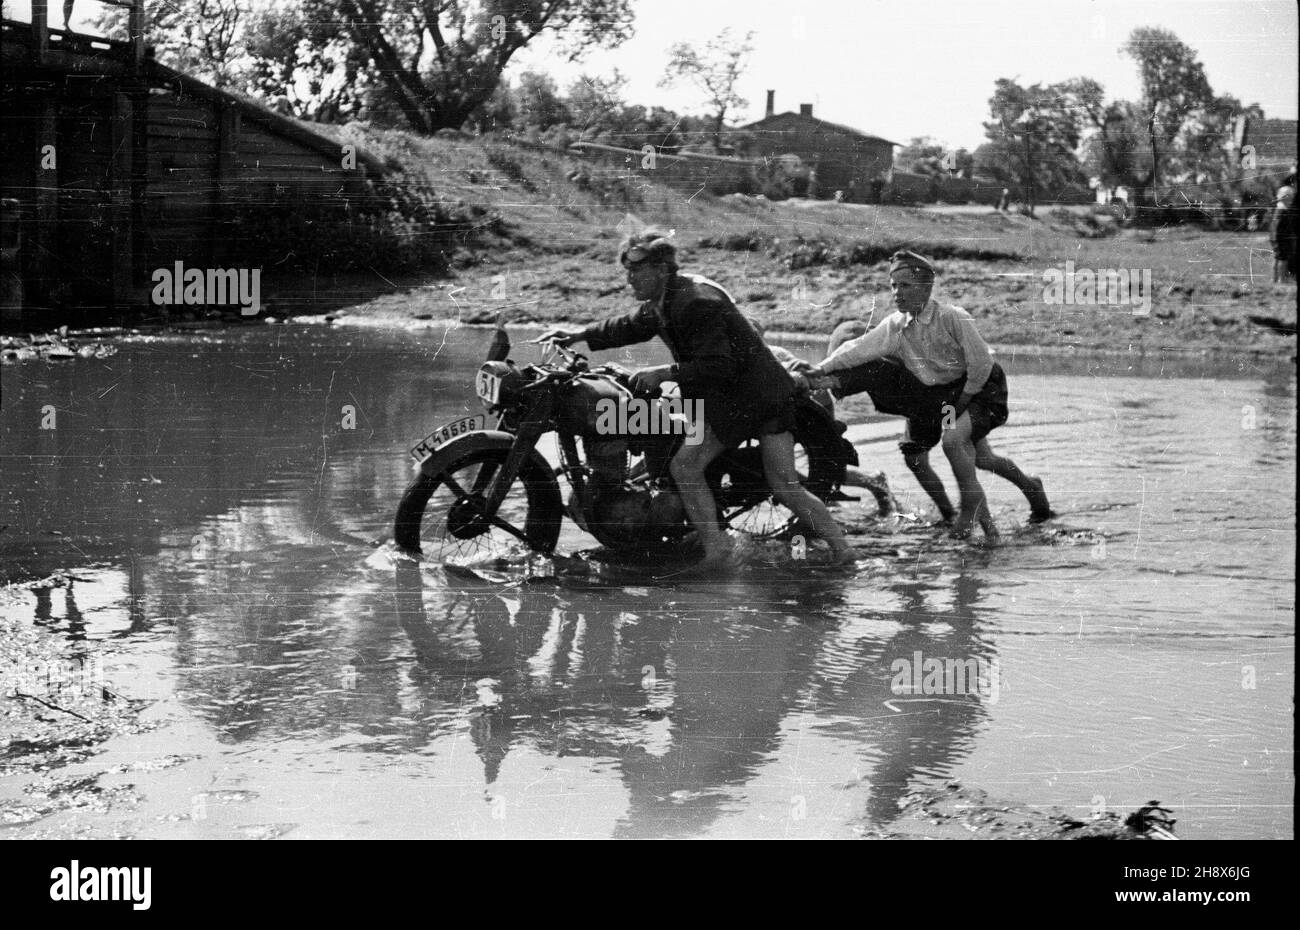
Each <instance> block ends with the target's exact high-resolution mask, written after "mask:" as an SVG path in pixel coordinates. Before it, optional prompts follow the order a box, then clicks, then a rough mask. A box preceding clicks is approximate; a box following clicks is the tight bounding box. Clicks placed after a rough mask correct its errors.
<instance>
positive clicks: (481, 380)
mask: <svg viewBox="0 0 1300 930" xmlns="http://www.w3.org/2000/svg"><path fill="white" fill-rule="evenodd" d="M474 391H475V393H477V394H478V396H479V397H480V398H482V399H483V400H485V401H487V402H488V403H489V404H496V403H497V402H498V401H499V400H500V396H501V379H500V378H498V377H497V376H496V375H494V374H492V372H490V371H480V372H479V373H478V375H476V376H475V378H474Z"/></svg>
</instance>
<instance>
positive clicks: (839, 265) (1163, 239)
mask: <svg viewBox="0 0 1300 930" xmlns="http://www.w3.org/2000/svg"><path fill="white" fill-rule="evenodd" d="M778 207H782V208H783V209H785V210H793V209H795V208H792V207H785V206H784V205H778ZM773 209H774V210H776V209H777V207H773ZM891 209H892V210H897V209H899V208H880V211H879V212H881V213H884V212H886V211H887V210H891ZM806 212H810V213H815V212H816V211H815V209H808V210H806ZM913 212H914V213H920V212H921V211H913ZM913 218H915V217H913ZM956 219H957V220H959V221H960V222H962V224H963V225H964V226H966V227H971V228H963V229H961V230H955V232H958V233H961V234H963V235H964V236H965V237H967V238H969V237H970V236H973V235H975V234H978V233H980V232H981V231H983V232H989V231H991V228H992V227H995V226H998V225H1000V224H1002V223H1008V222H1010V223H1018V222H1020V221H1021V220H1024V218H1019V217H1016V218H1007V217H1000V216H997V215H994V216H992V217H969V216H963V217H958V218H956ZM1025 222H1033V221H1028V220H1025ZM677 238H678V239H679V240H680V241H681V242H682V250H681V261H682V265H683V267H684V268H686V269H688V270H692V271H696V272H699V273H701V274H704V275H706V276H708V277H710V278H713V279H714V280H716V281H718V282H719V283H721V284H723V286H724V287H727V288H728V289H729V290H730V292H731V293H732V295H733V297H735V299H736V300H737V303H738V304H739V305H740V307H741V308H742V309H743V310H744V311H745V312H746V313H750V314H752V315H753V316H754V317H755V318H756V319H758V320H759V321H760V322H761V323H762V324H763V325H764V326H766V327H767V328H768V329H769V331H783V332H788V333H802V334H810V335H817V336H825V335H826V334H828V333H829V332H830V331H831V330H832V329H833V328H834V326H835V325H836V324H837V323H839V322H841V321H843V320H847V319H862V320H867V321H870V320H879V319H882V318H883V317H884V316H885V315H886V314H887V313H888V312H890V309H891V304H890V297H889V289H888V272H887V262H886V261H885V260H884V259H883V258H881V257H879V253H881V252H882V251H883V246H882V247H877V248H872V249H868V248H866V247H864V246H862V245H861V241H860V240H855V239H852V238H848V237H846V236H845V235H844V231H843V230H841V231H840V232H836V233H831V234H829V235H827V234H821V235H817V236H816V237H815V238H808V237H800V236H796V237H795V238H794V239H785V240H783V239H782V238H781V237H779V236H772V237H769V238H767V239H762V238H756V239H743V240H742V244H744V243H758V244H759V245H758V246H756V247H755V248H753V249H749V248H745V249H731V248H729V247H728V245H727V243H728V240H725V239H719V238H718V237H716V236H708V235H705V236H698V237H694V239H693V238H692V237H691V236H688V235H685V234H683V231H681V230H679V231H678V233H677ZM1222 238H1223V237H1222V236H1218V237H1216V238H1215V239H1213V240H1212V239H1211V238H1210V237H1208V236H1206V235H1203V234H1200V233H1199V232H1198V231H1196V230H1189V229H1173V230H1161V231H1157V232H1134V231H1130V230H1122V231H1119V232H1118V233H1117V234H1116V235H1115V237H1114V238H1112V239H1108V240H1105V241H1104V244H1098V243H1097V242H1096V241H1093V240H1078V239H1073V240H1072V239H1070V238H1069V237H1068V234H1066V233H1062V232H1059V231H1056V232H1054V231H1052V229H1051V228H1050V227H1046V232H1045V233H1044V235H1043V237H1042V238H1041V240H1040V241H1036V246H1035V249H1034V251H1035V252H1036V253H1037V254H1033V255H1031V254H1027V253H1026V252H1016V251H998V250H997V249H992V248H989V249H987V251H988V253H989V255H990V257H988V258H972V257H966V255H965V253H962V254H960V255H957V256H952V257H948V258H939V259H937V260H936V263H937V265H938V267H939V270H940V279H939V286H938V290H937V295H938V297H939V298H940V299H943V300H948V301H951V302H953V303H957V304H959V305H961V306H963V307H965V308H966V309H967V310H969V311H970V312H971V314H972V315H973V316H974V317H975V319H976V320H977V321H978V324H979V327H980V331H981V334H982V335H983V336H984V338H985V339H986V340H987V341H988V342H990V343H995V344H1001V345H1004V346H1023V347H1034V348H1035V349H1037V350H1040V351H1057V352H1077V351H1106V352H1125V353H1133V352H1136V353H1138V354H1150V353H1159V352H1169V351H1173V352H1223V351H1229V352H1244V353H1249V354H1256V355H1268V356H1279V357H1293V356H1294V354H1295V325H1296V306H1295V301H1296V289H1295V286H1294V285H1282V284H1272V283H1270V282H1269V281H1268V280H1267V278H1266V277H1264V275H1263V274H1262V273H1257V272H1258V271H1259V270H1258V269H1253V268H1252V267H1251V266H1252V256H1254V255H1256V254H1257V253H1259V252H1260V250H1261V249H1263V248H1265V247H1266V245H1267V243H1266V242H1265V241H1264V240H1263V239H1262V237H1258V236H1251V235H1249V234H1241V235H1240V236H1238V237H1237V239H1239V240H1240V241H1239V242H1238V241H1235V240H1234V241H1232V242H1230V243H1229V244H1227V245H1225V244H1224V243H1223V242H1222V241H1221V240H1222ZM1256 239H1258V240H1259V241H1255V240H1256ZM616 241H617V237H616V235H615V234H614V233H611V232H601V233H600V234H598V236H597V238H596V240H595V242H594V243H593V244H592V245H591V246H590V247H589V248H586V249H584V250H583V251H582V252H581V253H579V254H569V255H553V254H538V253H535V252H528V251H521V250H512V251H510V252H508V253H505V254H501V255H494V256H490V257H485V258H484V259H483V260H482V261H481V262H480V263H479V264H478V265H476V266H473V267H467V268H463V269H461V270H459V271H458V272H456V275H455V277H454V278H453V279H451V280H430V281H427V282H424V283H422V284H419V285H416V286H413V287H394V288H390V289H389V290H388V292H387V293H385V294H382V295H379V296H376V297H374V298H372V299H369V300H364V301H360V302H358V303H356V304H353V305H352V306H348V307H333V308H330V309H329V311H328V312H327V313H311V314H299V316H301V317H303V318H307V319H311V318H314V319H323V318H325V317H326V316H328V317H329V321H330V322H339V323H345V322H346V323H353V324H358V325H359V324H369V325H380V326H394V327H406V326H415V325H419V324H421V323H429V324H436V323H438V322H439V321H445V320H455V321H457V322H458V323H462V324H475V323H478V324H483V323H489V322H491V321H492V320H493V319H494V318H495V317H496V315H497V313H499V312H504V313H505V315H506V319H507V320H508V321H509V322H510V323H511V324H538V325H546V324H575V325H577V324H585V323H588V322H591V321H593V320H599V319H605V318H608V317H610V316H613V315H616V314H620V313H626V312H628V311H630V310H632V309H634V308H635V303H634V302H633V300H632V299H631V295H630V292H629V291H628V290H627V289H626V286H625V284H624V281H623V274H622V271H621V269H619V268H618V267H617V266H616V264H615V263H614V261H613V256H614V254H615V251H616ZM895 241H896V242H897V244H900V245H903V244H906V245H909V246H913V247H917V248H920V249H922V250H923V251H924V250H925V249H926V246H927V244H928V245H929V246H931V248H932V250H933V248H935V247H938V246H939V245H940V244H941V243H940V242H939V241H938V240H935V241H928V242H917V241H915V239H911V240H909V239H908V238H907V237H899V238H898V239H897V240H895ZM764 242H766V243H767V244H766V245H762V243H764ZM814 242H815V243H816V244H815V245H810V243H814ZM702 243H704V244H702ZM1019 248H1021V244H1019V243H1016V244H1014V245H1013V249H1019ZM855 250H856V251H855ZM855 255H856V256H869V257H872V258H875V259H876V260H875V261H872V262H867V261H866V260H865V259H864V260H863V261H858V260H857V259H856V258H855ZM1067 255H1068V256H1073V257H1072V258H1070V259H1061V260H1059V261H1048V260H1047V259H1048V258H1049V257H1060V256H1067ZM1206 256H1209V257H1206ZM810 257H811V258H812V259H815V260H817V261H818V262H819V263H818V264H812V265H806V266H805V265H800V263H801V262H803V261H806V260H809V258H810ZM1066 261H1069V262H1070V264H1069V265H1067V264H1066ZM1085 262H1086V263H1088V264H1085ZM792 264H793V265H796V266H799V267H797V268H796V269H793V270H792V267H791V265H792ZM1206 268H1213V269H1219V270H1212V271H1211V270H1203V269H1206ZM1103 269H1126V270H1128V271H1129V272H1130V273H1131V274H1132V275H1133V279H1134V281H1140V282H1145V283H1143V284H1141V285H1140V286H1141V287H1143V288H1145V290H1142V292H1141V299H1142V302H1139V301H1138V296H1139V295H1138V293H1137V291H1138V288H1137V287H1134V288H1132V289H1131V290H1130V293H1129V296H1128V300H1129V301H1130V302H1128V303H1123V304H1108V303H1095V302H1094V303H1086V302H1079V301H1078V300H1075V299H1074V298H1076V297H1077V298H1079V300H1085V299H1086V297H1087V294H1086V291H1085V289H1084V285H1083V284H1082V283H1079V282H1082V281H1083V280H1084V275H1085V272H1089V273H1091V272H1096V271H1099V270H1103ZM1067 273H1070V274H1072V275H1073V278H1072V279H1071V278H1067V277H1066V275H1067ZM1103 274H1104V272H1103ZM1058 278H1059V279H1060V280H1062V281H1069V280H1073V281H1074V282H1075V290H1074V291H1073V292H1071V294H1070V297H1071V302H1069V303H1065V302H1060V301H1058V300H1057V299H1056V294H1055V293H1054V292H1053V286H1054V283H1055V282H1056V281H1057V280H1058ZM1101 290H1102V291H1103V292H1104V293H1103V294H1101V297H1102V299H1103V300H1106V299H1109V298H1110V297H1112V296H1117V297H1122V296H1123V295H1122V294H1117V295H1112V294H1111V292H1110V290H1108V289H1107V288H1104V287H1103V288H1102V289H1101ZM1093 296H1094V298H1095V297H1097V296H1098V295H1097V294H1096V293H1095V292H1094V295H1093ZM1061 299H1062V300H1063V299H1064V298H1061ZM293 303H294V304H295V305H300V304H301V303H302V301H301V300H300V299H294V300H293ZM285 312H287V310H286V311H285Z"/></svg>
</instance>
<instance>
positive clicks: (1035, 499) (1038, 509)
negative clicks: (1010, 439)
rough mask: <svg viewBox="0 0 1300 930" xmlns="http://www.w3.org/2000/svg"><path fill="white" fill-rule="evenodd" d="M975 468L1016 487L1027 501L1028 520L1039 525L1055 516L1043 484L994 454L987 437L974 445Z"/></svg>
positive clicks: (1008, 460)
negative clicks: (990, 473)
mask: <svg viewBox="0 0 1300 930" xmlns="http://www.w3.org/2000/svg"><path fill="white" fill-rule="evenodd" d="M975 467H976V468H980V469H983V470H984V471H991V472H993V474H995V475H997V476H998V477H999V478H1005V479H1006V480H1007V481H1010V482H1011V483H1012V484H1014V485H1015V486H1016V487H1018V488H1019V489H1020V493H1022V494H1024V495H1025V499H1026V500H1028V501H1029V508H1030V511H1029V519H1030V520H1031V521H1032V522H1034V523H1041V522H1042V521H1044V520H1050V519H1051V518H1052V517H1054V516H1056V514H1055V513H1053V512H1052V507H1051V505H1050V504H1049V503H1048V502H1047V492H1046V491H1045V490H1044V489H1043V482H1042V481H1041V480H1040V479H1038V478H1034V477H1031V476H1029V475H1026V474H1025V473H1024V472H1022V471H1021V470H1020V468H1019V466H1017V465H1016V463H1015V462H1013V461H1011V459H1009V458H1006V457H1004V456H1001V455H998V454H997V453H995V452H994V451H993V447H992V446H990V445H989V441H988V437H985V438H983V439H981V440H980V441H979V442H977V443H975Z"/></svg>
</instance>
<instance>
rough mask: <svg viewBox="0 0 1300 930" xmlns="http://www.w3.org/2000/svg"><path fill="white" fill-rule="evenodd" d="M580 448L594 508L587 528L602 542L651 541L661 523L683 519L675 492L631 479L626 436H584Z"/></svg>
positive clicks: (627, 544) (632, 543) (620, 544)
mask: <svg viewBox="0 0 1300 930" xmlns="http://www.w3.org/2000/svg"><path fill="white" fill-rule="evenodd" d="M583 450H584V451H585V453H586V459H587V468H588V469H589V471H590V475H591V487H592V492H593V493H592V497H593V501H594V503H593V509H594V511H595V512H594V513H592V514H589V515H588V516H589V519H588V521H587V524H588V525H587V527H586V528H587V530H588V532H590V533H591V534H592V535H593V536H595V537H596V538H597V539H598V540H600V541H601V543H603V544H605V545H609V546H616V547H619V548H627V547H633V546H641V545H646V546H649V545H654V544H655V543H658V542H659V537H660V534H661V533H662V527H672V526H677V525H680V524H681V523H682V522H683V521H684V520H685V518H686V513H685V510H684V509H683V507H682V503H681V499H680V498H679V497H678V496H677V495H676V494H675V493H673V492H671V491H667V490H664V491H660V490H658V489H657V488H655V487H653V485H652V484H650V483H647V482H644V481H642V482H633V481H631V480H630V479H631V475H630V472H629V448H628V442H627V440H626V439H622V438H612V437H611V438H609V439H596V438H593V437H591V436H584V437H583ZM570 507H571V508H572V503H571V504H570Z"/></svg>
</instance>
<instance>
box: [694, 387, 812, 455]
mask: <svg viewBox="0 0 1300 930" xmlns="http://www.w3.org/2000/svg"><path fill="white" fill-rule="evenodd" d="M703 401H704V421H705V422H706V423H708V424H709V429H711V430H713V435H715V436H717V437H718V439H719V440H720V441H721V442H722V445H723V446H724V447H725V448H727V449H732V448H735V447H736V446H738V445H740V444H741V443H743V442H744V441H745V440H747V439H755V438H757V437H759V436H766V435H769V434H777V433H789V432H793V431H794V428H795V399H794V395H793V394H792V395H790V397H788V398H787V399H786V400H784V401H781V402H779V403H777V404H775V405H768V406H765V407H763V408H761V409H757V410H756V409H754V407H753V406H752V405H748V404H744V403H742V402H740V401H739V400H737V399H735V398H718V397H705V398H703Z"/></svg>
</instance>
